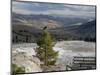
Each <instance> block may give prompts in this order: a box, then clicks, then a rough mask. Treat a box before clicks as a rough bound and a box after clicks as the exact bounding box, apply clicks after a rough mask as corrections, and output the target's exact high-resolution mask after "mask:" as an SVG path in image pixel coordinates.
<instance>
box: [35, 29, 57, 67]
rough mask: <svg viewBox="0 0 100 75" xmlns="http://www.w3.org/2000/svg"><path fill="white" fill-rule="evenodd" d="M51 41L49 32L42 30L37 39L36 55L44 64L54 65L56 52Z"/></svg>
mask: <svg viewBox="0 0 100 75" xmlns="http://www.w3.org/2000/svg"><path fill="white" fill-rule="evenodd" d="M52 42H53V41H52V39H51V36H50V34H49V32H48V31H47V30H43V32H42V33H41V37H40V38H39V40H38V41H37V45H38V48H37V50H36V53H37V54H36V55H37V57H38V58H39V59H40V61H41V62H43V65H45V66H49V65H54V64H55V62H56V60H57V56H58V52H56V51H54V50H53V48H52V47H53V45H52Z"/></svg>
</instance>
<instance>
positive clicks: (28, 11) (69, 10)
mask: <svg viewBox="0 0 100 75" xmlns="http://www.w3.org/2000/svg"><path fill="white" fill-rule="evenodd" d="M12 12H14V13H17V14H24V15H32V14H34V15H38V14H44V15H58V16H65V17H67V16H70V17H72V16H73V17H86V18H87V17H90V18H91V17H92V18H93V17H95V6H82V5H68V4H55V3H38V2H33V3H30V2H15V1H13V2H12Z"/></svg>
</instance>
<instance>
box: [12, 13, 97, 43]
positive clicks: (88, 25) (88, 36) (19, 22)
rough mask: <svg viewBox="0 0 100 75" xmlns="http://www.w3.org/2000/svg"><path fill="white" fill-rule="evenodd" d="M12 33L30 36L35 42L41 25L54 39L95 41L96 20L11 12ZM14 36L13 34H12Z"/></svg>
mask: <svg viewBox="0 0 100 75" xmlns="http://www.w3.org/2000/svg"><path fill="white" fill-rule="evenodd" d="M12 17H13V19H12V31H13V34H15V33H17V34H19V35H20V34H21V35H27V36H30V37H31V39H30V41H33V42H35V40H36V39H37V37H39V35H40V33H41V30H42V29H43V27H45V26H46V27H47V29H48V31H49V32H50V34H51V35H52V37H53V38H54V40H86V41H96V40H95V38H96V34H95V33H96V20H95V19H94V20H92V21H89V19H84V18H75V17H74V18H71V17H57V16H51V15H41V14H40V15H21V14H15V13H13V14H12ZM13 38H14V36H13ZM30 41H28V42H30Z"/></svg>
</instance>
